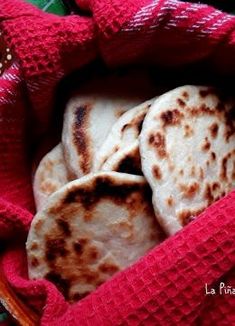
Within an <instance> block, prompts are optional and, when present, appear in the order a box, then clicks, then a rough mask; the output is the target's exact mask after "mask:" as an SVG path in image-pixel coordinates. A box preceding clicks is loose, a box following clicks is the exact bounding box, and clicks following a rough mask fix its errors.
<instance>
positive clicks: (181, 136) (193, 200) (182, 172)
mask: <svg viewBox="0 0 235 326" xmlns="http://www.w3.org/2000/svg"><path fill="white" fill-rule="evenodd" d="M234 131H235V105H234V100H231V99H226V98H225V97H222V96H221V95H220V94H219V93H218V91H217V90H215V89H213V88H208V87H197V86H184V87H179V88H176V89H175V90H172V91H170V92H168V93H166V94H164V95H162V96H161V97H159V98H158V99H157V100H156V101H155V102H154V103H153V104H152V106H151V108H150V110H149V111H148V113H147V115H146V117H145V120H144V123H143V127H142V132H141V134H140V153H141V162H142V169H143V173H144V175H145V177H146V179H147V180H148V182H149V184H150V186H151V188H152V191H153V205H154V209H155V213H156V216H157V217H158V219H159V222H160V224H161V225H162V227H163V228H164V229H165V231H166V232H167V233H168V234H174V233H175V232H177V231H178V230H180V229H181V228H182V227H183V226H184V225H186V224H187V223H188V222H189V221H190V220H192V219H194V218H195V217H196V216H197V215H198V214H200V212H202V211H203V210H204V209H205V208H207V207H208V206H209V205H211V204H212V203H213V202H214V201H217V200H218V199H219V198H221V197H223V196H224V195H225V194H227V193H228V192H230V191H231V190H232V188H234V186H235V134H234Z"/></svg>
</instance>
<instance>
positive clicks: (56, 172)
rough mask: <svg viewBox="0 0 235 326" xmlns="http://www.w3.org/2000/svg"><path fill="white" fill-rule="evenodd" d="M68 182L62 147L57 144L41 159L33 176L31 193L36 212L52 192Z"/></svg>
mask: <svg viewBox="0 0 235 326" xmlns="http://www.w3.org/2000/svg"><path fill="white" fill-rule="evenodd" d="M68 181H69V178H68V175H67V170H66V167H65V164H64V157H63V151H62V145H61V144H58V145H57V146H56V147H55V148H53V149H52V150H51V151H50V152H49V153H48V154H47V155H45V156H44V157H43V159H42V160H41V162H40V163H39V165H38V168H37V170H36V172H35V175H34V181H33V192H34V199H35V203H36V209H37V211H39V210H41V209H42V208H43V206H44V205H45V203H46V202H47V200H48V197H49V196H50V195H51V194H52V193H53V192H55V191H57V190H58V189H60V188H61V187H62V186H64V185H65V184H66V183H67V182H68Z"/></svg>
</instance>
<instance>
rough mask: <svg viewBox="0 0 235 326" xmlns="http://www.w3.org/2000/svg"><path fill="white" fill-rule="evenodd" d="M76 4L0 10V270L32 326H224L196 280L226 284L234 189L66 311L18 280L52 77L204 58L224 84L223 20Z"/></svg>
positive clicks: (187, 12)
mask: <svg viewBox="0 0 235 326" xmlns="http://www.w3.org/2000/svg"><path fill="white" fill-rule="evenodd" d="M77 3H78V4H81V7H82V8H83V9H86V10H88V11H90V16H89V15H87V16H84V17H80V16H75V15H71V16H67V17H57V16H55V15H52V14H45V13H43V12H41V11H40V10H39V9H37V8H36V7H33V6H32V5H30V4H27V3H26V2H24V1H22V0H7V1H0V29H1V31H2V32H3V35H4V38H5V41H6V43H7V46H8V47H9V48H10V49H11V50H12V53H13V55H14V57H15V60H16V61H14V63H13V65H12V66H11V67H9V68H8V69H7V70H6V71H5V72H4V73H3V75H2V76H0V140H1V141H0V241H1V242H2V243H3V242H4V244H5V250H4V252H3V254H2V255H1V269H2V271H3V273H4V274H5V276H6V278H7V279H8V281H9V282H10V284H11V285H12V287H13V288H14V290H15V291H16V293H18V294H20V295H21V297H22V298H24V300H25V302H27V303H28V305H30V306H31V307H33V308H34V309H35V310H36V311H38V313H39V314H40V316H41V325H52V326H53V325H93V326H95V325H97V326H100V325H107V326H108V325H163V326H167V325H212V324H213V325H219V326H220V325H229V326H230V325H235V296H234V295H215V296H205V283H207V284H208V286H209V287H211V286H213V287H214V288H216V287H218V285H219V283H220V282H222V281H223V282H224V283H226V284H227V285H229V286H233V287H235V245H234V243H235V192H232V193H231V194H229V195H228V196H227V197H226V198H224V199H222V200H220V201H219V202H217V203H216V204H214V205H212V206H211V207H210V208H209V209H207V210H206V211H205V212H204V213H203V214H201V216H200V217H199V218H198V219H197V220H196V221H194V222H192V223H191V224H189V225H188V226H187V227H185V228H184V229H183V230H182V231H181V232H179V233H178V234H176V235H175V236H173V237H171V238H169V239H168V240H166V241H164V242H163V243H162V244H161V245H160V246H159V247H157V248H155V249H153V250H152V251H151V252H150V253H149V254H148V255H146V256H145V257H143V258H141V259H140V260H139V261H138V262H137V263H136V264H134V265H133V266H131V267H130V268H128V269H127V270H125V271H123V272H121V273H118V274H117V275H116V276H115V277H114V278H113V279H111V280H110V281H108V282H106V283H105V284H104V285H102V286H100V287H99V288H98V289H97V291H95V292H94V293H92V294H91V295H89V296H88V297H86V298H84V299H83V300H81V301H80V302H78V303H76V304H74V305H69V304H68V303H66V302H65V301H64V298H63V296H62V295H61V294H60V293H59V292H58V290H57V289H56V287H55V286H54V285H53V284H51V283H50V282H48V281H45V280H40V281H29V280H28V277H27V263H26V257H25V247H24V246H25V240H26V237H27V232H28V229H29V226H30V222H31V220H32V217H33V213H34V203H33V197H32V188H31V163H32V162H31V161H32V157H31V154H30V153H31V151H30V146H31V145H32V144H33V143H35V141H36V140H37V139H38V138H40V137H42V135H43V134H44V133H45V132H46V131H47V129H48V126H49V120H50V117H51V113H52V103H53V96H54V92H55V88H56V85H57V84H58V82H59V81H60V80H61V79H62V78H63V77H64V76H66V75H67V74H68V73H70V72H71V71H74V70H76V69H79V68H81V67H82V66H84V65H85V64H87V63H89V62H91V61H93V60H94V59H95V58H97V57H99V58H102V60H103V61H104V62H105V63H106V64H107V65H108V66H110V67H113V66H120V65H127V64H133V63H137V64H145V63H147V64H151V65H154V66H161V67H168V68H169V67H182V69H183V67H184V66H185V64H189V63H198V62H201V61H204V62H206V63H207V65H208V66H210V67H211V69H213V70H214V71H216V72H218V73H221V74H224V75H228V74H229V75H231V77H233V76H234V77H235V60H234V57H235V17H234V16H231V15H228V14H225V13H222V12H220V11H218V10H215V9H214V8H212V7H209V6H206V5H197V4H190V3H187V2H181V1H176V0H151V1H150V0H125V1H122V0H112V1H111V0H86V1H85V0H82V1H79V0H77ZM68 58H69V60H68Z"/></svg>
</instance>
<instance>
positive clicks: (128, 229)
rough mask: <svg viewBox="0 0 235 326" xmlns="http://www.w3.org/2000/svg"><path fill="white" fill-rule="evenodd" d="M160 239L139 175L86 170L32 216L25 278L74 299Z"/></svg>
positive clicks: (146, 186)
mask: <svg viewBox="0 0 235 326" xmlns="http://www.w3.org/2000/svg"><path fill="white" fill-rule="evenodd" d="M161 240H162V231H161V229H160V228H159V225H158V224H157V221H156V218H155V215H154V212H153V208H152V204H151V190H150V188H149V186H148V184H147V182H146V181H145V179H144V178H143V177H140V176H133V175H128V174H124V173H117V172H100V173H96V174H89V175H87V176H85V177H83V178H81V179H79V180H75V181H72V182H70V183H68V184H67V185H65V186H64V187H63V188H61V189H60V190H59V191H57V192H56V193H54V194H53V195H52V196H51V197H50V198H49V200H48V203H47V206H46V207H45V209H44V210H43V211H40V212H39V213H37V215H36V216H35V218H34V219H33V222H32V225H31V228H30V231H29V235H28V240H27V244H26V247H27V254H28V264H29V277H30V278H31V279H38V278H46V279H48V280H50V281H52V282H54V283H55V284H56V286H57V287H58V288H59V289H60V290H61V291H62V293H63V294H64V296H65V297H66V299H68V300H70V301H75V300H78V299H79V298H81V297H84V296H85V295H87V294H88V293H90V292H91V291H92V290H94V289H95V288H97V287H98V286H99V285H100V284H102V283H103V282H105V281H106V280H107V279H109V278H110V277H111V276H112V275H113V274H115V273H116V272H118V271H120V270H122V269H124V268H126V267H127V266H129V265H131V264H132V263H133V262H134V261H136V260H137V259H138V258H139V257H140V256H142V255H144V254H145V253H146V252H147V251H148V250H150V249H151V248H153V247H154V246H155V245H156V244H158V243H159V242H160V241H161Z"/></svg>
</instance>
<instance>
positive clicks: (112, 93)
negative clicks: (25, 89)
mask: <svg viewBox="0 0 235 326" xmlns="http://www.w3.org/2000/svg"><path fill="white" fill-rule="evenodd" d="M141 76H142V74H141V75H140V76H139V78H137V77H136V76H135V75H134V76H132V75H130V76H128V78H127V77H126V76H123V77H122V76H119V77H118V78H114V77H113V76H110V77H107V78H106V79H104V80H102V79H101V80H98V82H97V83H95V82H94V83H92V84H91V85H90V86H89V87H88V90H87V89H86V88H85V89H81V90H80V93H79V95H77V96H75V97H73V98H72V99H71V100H70V101H69V102H68V104H67V107H66V110H65V114H64V125H63V131H62V143H63V148H64V154H65V159H66V165H67V166H68V168H69V170H70V172H71V173H72V174H73V175H74V176H76V177H78V178H79V177H81V176H83V175H85V174H88V173H90V172H91V171H93V170H94V162H95V160H96V155H97V152H98V150H99V149H100V147H101V146H102V144H103V143H104V141H105V140H106V138H107V136H108V134H109V132H110V130H111V128H112V126H113V124H114V123H115V122H116V121H117V120H118V118H119V117H120V116H121V115H122V114H123V113H124V112H126V111H127V110H129V109H131V108H133V107H135V106H136V105H137V104H139V103H141V102H143V101H144V100H146V99H148V98H149V96H152V93H153V89H154V87H153V85H151V83H150V81H148V76H146V75H143V76H142V77H141ZM132 77H133V78H132ZM134 78H135V79H136V80H134ZM136 82H139V85H138V86H139V87H140V86H141V83H144V84H146V83H147V84H148V85H149V86H148V88H147V90H146V87H144V88H143V90H142V91H141V89H139V87H138V91H137V89H134V90H133V85H132V84H136ZM93 84H94V85H93ZM130 88H131V89H130Z"/></svg>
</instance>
